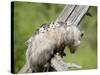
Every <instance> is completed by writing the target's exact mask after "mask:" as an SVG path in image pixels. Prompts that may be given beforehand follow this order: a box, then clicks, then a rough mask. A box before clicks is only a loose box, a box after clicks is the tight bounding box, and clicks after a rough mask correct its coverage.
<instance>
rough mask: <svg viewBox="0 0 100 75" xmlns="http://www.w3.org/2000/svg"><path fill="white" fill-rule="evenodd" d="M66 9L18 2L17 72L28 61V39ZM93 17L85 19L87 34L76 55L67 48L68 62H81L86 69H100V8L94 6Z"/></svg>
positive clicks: (16, 12) (15, 52)
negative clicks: (99, 35)
mask: <svg viewBox="0 0 100 75" xmlns="http://www.w3.org/2000/svg"><path fill="white" fill-rule="evenodd" d="M63 8H64V5H62V4H47V3H42V4H41V3H31V2H14V62H15V63H14V65H15V73H17V72H18V71H19V70H20V69H21V68H22V66H23V65H24V64H25V62H26V59H25V52H26V49H27V46H26V45H25V42H26V41H27V40H28V39H29V38H30V37H31V36H32V35H33V34H34V32H35V31H36V29H37V28H39V26H41V24H44V23H50V22H51V21H53V20H55V19H56V18H57V16H58V15H59V13H60V12H61V11H62V9H63ZM88 12H89V13H90V14H91V15H92V16H85V17H84V19H83V20H82V22H81V30H82V31H83V32H84V37H83V40H82V42H81V45H80V47H79V48H78V49H77V51H76V53H75V54H71V53H70V52H69V50H68V49H67V48H66V50H65V52H66V57H64V61H66V62H72V63H76V64H79V65H81V66H82V67H83V68H82V69H95V68H97V7H90V9H89V11H88Z"/></svg>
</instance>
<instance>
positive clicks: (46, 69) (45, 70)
mask: <svg viewBox="0 0 100 75" xmlns="http://www.w3.org/2000/svg"><path fill="white" fill-rule="evenodd" d="M49 68H50V63H46V64H45V65H44V69H43V72H48V71H49Z"/></svg>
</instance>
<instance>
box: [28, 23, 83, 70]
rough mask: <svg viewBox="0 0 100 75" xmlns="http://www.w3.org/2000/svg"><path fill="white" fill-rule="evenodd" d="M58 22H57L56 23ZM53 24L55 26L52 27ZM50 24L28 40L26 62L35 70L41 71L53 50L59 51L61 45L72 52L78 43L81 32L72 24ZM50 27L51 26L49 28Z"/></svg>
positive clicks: (53, 52)
mask: <svg viewBox="0 0 100 75" xmlns="http://www.w3.org/2000/svg"><path fill="white" fill-rule="evenodd" d="M58 24H59V23H58ZM54 26H55V27H54ZM54 26H53V25H50V26H49V28H47V30H46V31H44V32H41V31H40V32H39V33H38V34H36V35H35V36H34V37H33V36H32V37H31V38H30V39H29V41H28V43H29V44H28V49H27V52H26V59H27V63H28V65H29V66H30V68H31V69H32V70H34V71H35V72H41V71H42V70H43V66H44V65H45V64H46V63H48V62H49V61H50V59H51V57H52V56H53V55H54V54H55V52H58V53H59V52H60V51H59V50H60V48H61V47H62V45H64V48H65V46H67V47H69V48H70V52H72V53H74V52H75V49H76V47H77V46H78V45H79V44H80V40H81V32H80V30H79V28H78V27H76V26H74V25H69V26H67V25H66V23H63V25H54ZM50 27H51V28H50Z"/></svg>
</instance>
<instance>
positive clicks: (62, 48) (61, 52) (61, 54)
mask: <svg viewBox="0 0 100 75" xmlns="http://www.w3.org/2000/svg"><path fill="white" fill-rule="evenodd" d="M64 49H65V45H61V47H60V48H58V53H59V55H60V56H61V57H63V56H66V54H65V53H64Z"/></svg>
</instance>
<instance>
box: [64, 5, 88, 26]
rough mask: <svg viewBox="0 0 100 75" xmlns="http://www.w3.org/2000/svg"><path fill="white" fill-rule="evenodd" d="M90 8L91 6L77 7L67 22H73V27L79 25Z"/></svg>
mask: <svg viewBox="0 0 100 75" xmlns="http://www.w3.org/2000/svg"><path fill="white" fill-rule="evenodd" d="M88 8H89V6H83V5H81V6H79V5H78V6H76V7H75V10H74V11H73V12H72V14H71V15H70V17H69V18H68V20H66V22H71V23H72V24H73V25H78V24H79V23H80V21H81V19H82V17H83V16H84V15H85V13H86V12H87V10H88Z"/></svg>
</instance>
